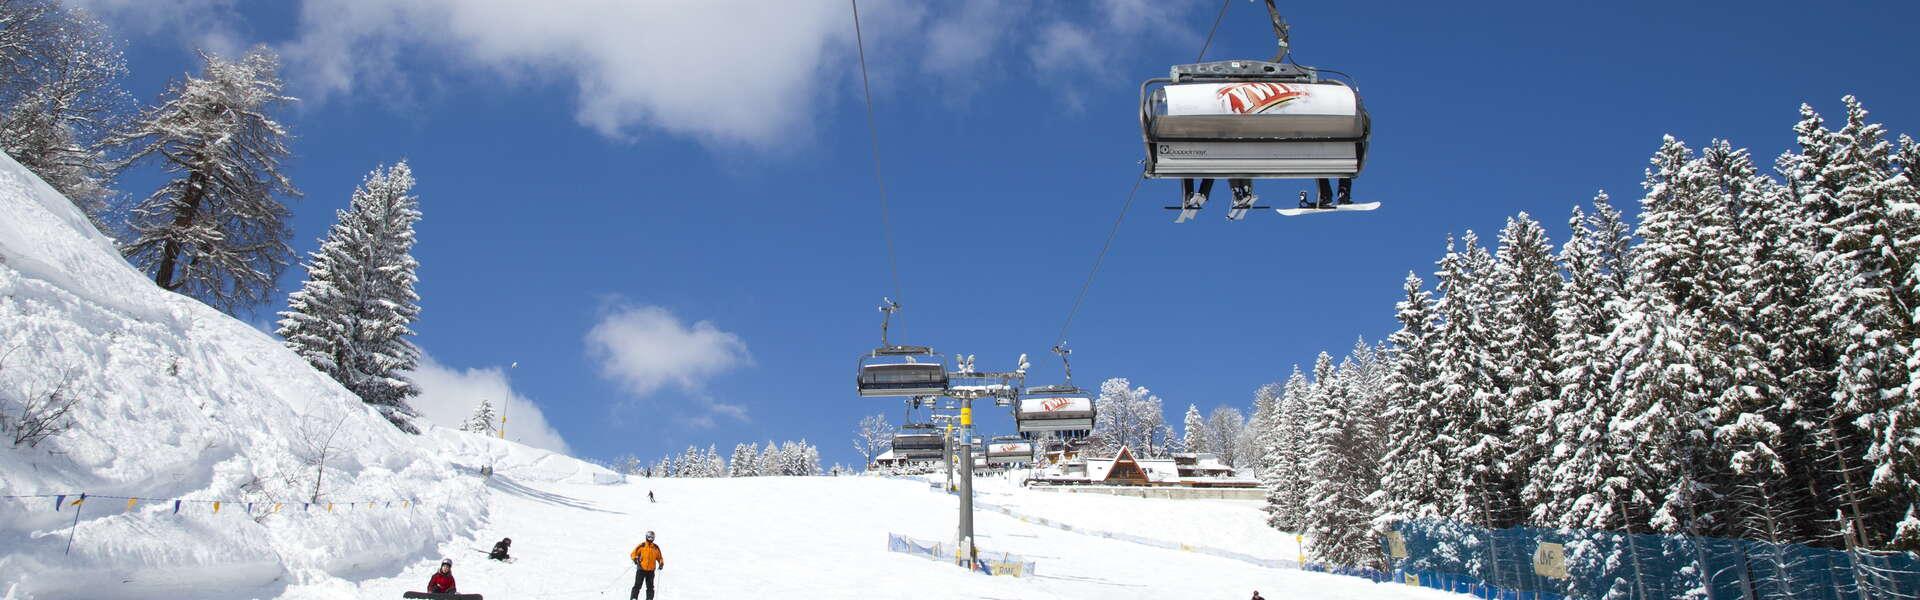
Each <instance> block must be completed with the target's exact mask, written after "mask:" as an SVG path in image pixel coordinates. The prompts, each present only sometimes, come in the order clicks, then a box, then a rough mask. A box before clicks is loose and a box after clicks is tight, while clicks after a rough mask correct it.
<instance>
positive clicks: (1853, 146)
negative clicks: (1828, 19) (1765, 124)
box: [1802, 96, 1920, 550]
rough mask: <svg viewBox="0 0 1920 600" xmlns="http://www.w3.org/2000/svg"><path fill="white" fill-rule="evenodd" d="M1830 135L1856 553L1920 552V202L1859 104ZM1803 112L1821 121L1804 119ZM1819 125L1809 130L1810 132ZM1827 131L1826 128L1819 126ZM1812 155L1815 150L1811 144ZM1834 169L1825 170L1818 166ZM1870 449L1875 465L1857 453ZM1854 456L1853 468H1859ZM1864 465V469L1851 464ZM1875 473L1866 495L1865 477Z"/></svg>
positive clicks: (1839, 439)
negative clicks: (1918, 209)
mask: <svg viewBox="0 0 1920 600" xmlns="http://www.w3.org/2000/svg"><path fill="white" fill-rule="evenodd" d="M1843 102H1844V103H1845V105H1846V109H1847V118H1846V124H1845V125H1844V126H1842V127H1841V129H1840V130H1839V131H1833V132H1828V133H1827V134H1826V135H1825V136H1822V137H1824V138H1825V140H1824V143H1825V147H1824V148H1820V149H1808V150H1807V151H1806V153H1807V154H1809V155H1810V156H1811V155H1816V154H1818V155H1821V156H1823V157H1824V160H1815V161H1813V162H1815V163H1816V168H1817V169H1818V170H1817V172H1816V173H1815V175H1814V180H1813V182H1812V185H1811V186H1809V187H1810V189H1808V190H1804V191H1803V192H1802V193H1803V194H1806V193H1811V194H1813V195H1814V199H1813V201H1812V203H1813V204H1815V205H1816V206H1824V207H1827V208H1828V211H1827V214H1826V217H1827V218H1825V219H1824V220H1823V221H1822V223H1821V228H1820V238H1821V239H1820V241H1821V242H1822V245H1821V246H1820V247H1819V251H1818V253H1817V254H1816V255H1815V257H1816V258H1815V260H1816V263H1817V266H1818V273H1817V275H1816V285H1817V286H1818V289H1819V290H1820V293H1821V301H1820V306H1821V308H1822V309H1823V311H1822V312H1823V313H1825V314H1824V315H1823V319H1822V320H1823V321H1825V322H1827V323H1829V324H1830V325H1831V326H1832V331H1833V332H1836V333H1837V334H1838V335H1837V336H1835V339H1834V349H1835V350H1836V351H1837V357H1836V358H1837V363H1838V364H1837V365H1836V366H1837V370H1836V377H1835V382H1834V384H1835V389H1834V396H1833V399H1834V405H1833V406H1832V407H1831V411H1832V412H1831V414H1830V415H1829V417H1828V419H1829V420H1828V422H1829V423H1830V424H1831V427H1834V428H1836V429H1844V428H1848V427H1851V428H1854V429H1855V430H1854V431H1844V430H1841V431H1835V432H1833V433H1832V434H1831V435H1830V438H1831V439H1832V442H1831V445H1832V446H1834V447H1835V451H1834V452H1833V453H1832V454H1834V455H1835V457H1834V459H1833V460H1834V461H1835V462H1836V464H1835V470H1836V471H1838V472H1839V473H1840V475H1841V477H1840V479H1841V480H1842V481H1840V482H1839V483H1841V486H1840V487H1839V488H1837V489H1840V490H1841V492H1842V494H1844V495H1846V496H1847V497H1846V498H1844V499H1843V501H1842V504H1845V505H1846V506H1845V507H1843V510H1844V511H1845V512H1847V513H1851V514H1850V515H1849V517H1850V520H1851V521H1852V523H1851V527H1852V529H1853V531H1851V532H1849V533H1848V535H1846V537H1847V539H1846V540H1845V541H1846V542H1847V543H1848V545H1849V547H1864V548H1869V549H1889V548H1892V549H1903V550H1914V549H1920V393H1916V392H1920V377H1915V376H1914V373H1915V372H1916V370H1920V348H1917V346H1916V345H1917V344H1920V342H1916V340H1920V312H1917V311H1920V309H1916V307H1920V285H1917V284H1920V280H1917V279H1916V278H1920V275H1916V270H1917V269H1920V256H1916V254H1920V215H1916V213H1915V211H1914V210H1913V209H1912V208H1911V207H1912V206H1914V204H1915V203H1920V192H1916V188H1915V185H1914V182H1913V180H1912V178H1911V175H1912V174H1911V173H1903V172H1901V166H1902V165H1901V163H1900V161H1899V160H1896V158H1895V156H1896V155H1895V154H1894V151H1893V149H1892V146H1891V144H1889V143H1888V142H1887V140H1886V134H1885V131H1884V128H1883V127H1882V126H1881V125H1880V124H1878V123H1871V122H1869V121H1867V111H1866V109H1865V108H1864V107H1863V106H1862V105H1861V104H1860V102H1859V101H1858V100H1857V99H1855V98H1854V97H1852V96H1847V97H1846V98H1844V99H1843ZM1803 112H1811V111H1810V109H1803ZM1805 125H1807V123H1805V120H1803V129H1804V126H1805ZM1813 127H1814V128H1818V127H1819V125H1818V124H1817V123H1815V124H1813ZM1803 144H1804V142H1803ZM1820 162H1824V163H1825V164H1823V165H1820V164H1818V163H1820ZM1860 442H1865V453H1864V456H1861V455H1854V454H1853V452H1852V451H1851V448H1849V446H1854V445H1856V444H1858V443H1860ZM1849 455H1852V458H1848V456H1849ZM1854 460H1857V461H1860V463H1861V464H1858V465H1854V464H1847V463H1850V462H1852V461H1854ZM1862 474H1870V476H1869V478H1868V479H1867V480H1866V481H1865V484H1866V485H1865V486H1864V487H1868V488H1870V489H1864V490H1863V489H1860V488H1861V487H1863V486H1862V485H1861V482H1860V481H1858V480H1857V477H1858V476H1860V475H1862Z"/></svg>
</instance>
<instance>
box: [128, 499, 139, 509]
mask: <svg viewBox="0 0 1920 600" xmlns="http://www.w3.org/2000/svg"><path fill="white" fill-rule="evenodd" d="M137 500H139V498H128V499H127V512H133V503H134V502H135V501H137Z"/></svg>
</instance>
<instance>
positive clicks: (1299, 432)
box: [1261, 365, 1312, 532]
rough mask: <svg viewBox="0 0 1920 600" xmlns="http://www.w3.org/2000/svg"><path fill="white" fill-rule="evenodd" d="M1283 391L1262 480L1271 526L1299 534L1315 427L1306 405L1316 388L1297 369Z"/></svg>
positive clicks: (1276, 407)
mask: <svg viewBox="0 0 1920 600" xmlns="http://www.w3.org/2000/svg"><path fill="white" fill-rule="evenodd" d="M1281 390H1282V391H1281V393H1280V397H1279V399H1278V400H1277V401H1276V402H1275V409H1274V429H1273V433H1272V438H1271V439H1272V445H1271V446H1270V447H1269V448H1268V449H1267V459H1266V460H1267V468H1266V470H1265V472H1264V473H1263V475H1262V477H1261V478H1262V479H1263V480H1264V481H1265V482H1266V488H1267V506H1266V509H1265V510H1266V511H1267V525H1268V526H1271V527H1273V528H1275V529H1279V530H1281V531H1293V532H1298V531H1300V530H1301V529H1300V528H1301V527H1302V526H1303V521H1304V519H1303V515H1302V513H1303V512H1304V509H1303V508H1302V505H1303V504H1304V499H1305V497H1306V494H1307V492H1306V490H1307V486H1308V484H1309V483H1310V481H1309V480H1308V476H1309V474H1310V470H1309V469H1308V468H1307V458H1308V457H1307V456H1306V448H1305V447H1306V444H1307V435H1308V433H1309V432H1310V431H1311V429H1310V428H1311V425H1310V424H1309V422H1308V420H1307V418H1308V416H1309V415H1308V411H1307V409H1306V406H1305V403H1306V400H1307V395H1308V394H1309V393H1311V391H1312V385H1311V384H1310V383H1309V382H1308V381H1307V376H1306V375H1305V374H1303V373H1301V372H1300V367H1299V366H1298V365H1296V366H1294V368H1293V374H1292V375H1290V376H1288V377H1287V382H1286V384H1284V385H1283V386H1282V388H1281Z"/></svg>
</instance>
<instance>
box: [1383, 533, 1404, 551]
mask: <svg viewBox="0 0 1920 600" xmlns="http://www.w3.org/2000/svg"><path fill="white" fill-rule="evenodd" d="M1387 554H1390V555H1392V556H1393V557H1394V558H1406V557H1407V538H1406V537H1405V536H1402V535H1400V532H1398V531H1389V532H1387Z"/></svg>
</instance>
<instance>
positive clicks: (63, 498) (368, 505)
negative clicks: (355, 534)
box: [0, 493, 416, 515]
mask: <svg viewBox="0 0 1920 600" xmlns="http://www.w3.org/2000/svg"><path fill="white" fill-rule="evenodd" d="M31 498H52V499H53V510H54V512H65V511H66V509H68V508H73V509H75V512H78V510H79V509H80V508H81V507H82V506H84V505H85V504H86V502H87V500H88V499H98V498H107V499H112V500H125V501H127V503H126V506H125V508H124V509H123V511H124V512H126V513H132V512H133V511H134V510H135V509H138V508H139V507H140V505H141V504H142V503H161V502H172V503H173V509H172V511H171V512H172V513H173V514H175V515H178V514H180V511H181V509H183V508H186V505H187V504H188V503H195V504H207V505H210V508H211V512H212V513H213V514H219V512H220V509H221V508H223V507H225V506H227V505H229V504H234V503H236V502H238V503H240V504H241V505H242V506H243V507H244V508H243V510H244V511H245V512H246V514H248V515H252V514H254V512H253V509H254V507H255V506H259V507H260V509H261V514H270V513H278V512H280V511H281V510H282V509H284V508H285V507H286V503H282V502H250V501H247V500H245V499H242V500H231V499H223V500H195V499H186V498H147V497H139V496H112V495H106V496H101V495H94V494H86V493H81V494H22V495H13V496H3V495H0V500H5V499H31ZM299 504H300V510H302V511H304V512H312V511H313V507H314V506H316V505H319V506H323V507H324V508H325V509H326V511H327V512H329V513H331V512H335V511H334V507H335V505H338V506H340V507H341V508H345V509H347V510H350V511H359V510H380V509H386V510H391V509H393V508H394V507H396V506H397V507H399V508H404V509H412V508H416V507H415V506H414V500H413V499H411V498H402V499H399V500H353V501H343V502H301V503H299ZM269 505H271V506H272V508H268V506H269ZM363 505H364V506H363Z"/></svg>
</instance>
